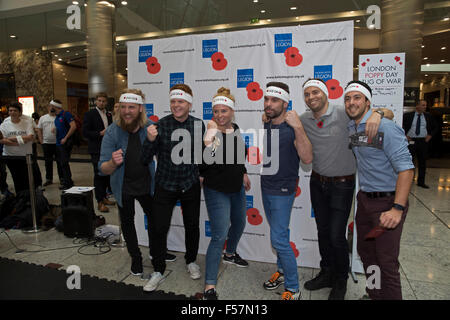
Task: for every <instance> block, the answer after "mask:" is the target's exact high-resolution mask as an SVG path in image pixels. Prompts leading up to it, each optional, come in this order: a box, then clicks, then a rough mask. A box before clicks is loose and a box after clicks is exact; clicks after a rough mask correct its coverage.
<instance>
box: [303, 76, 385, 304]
mask: <svg viewBox="0 0 450 320" xmlns="http://www.w3.org/2000/svg"><path fill="white" fill-rule="evenodd" d="M303 92H304V99H305V103H306V105H307V106H308V107H309V109H310V111H306V112H305V113H303V114H302V115H301V116H300V120H301V122H302V124H303V127H304V128H305V131H306V134H307V136H308V138H309V139H310V141H311V144H312V147H313V164H312V173H311V179H310V194H311V204H312V207H313V209H314V216H315V219H316V224H317V230H318V240H319V252H320V256H321V262H320V268H321V271H320V273H319V275H318V276H317V277H316V278H314V279H312V280H310V281H307V282H306V283H305V289H307V290H318V289H322V288H326V287H331V288H332V290H331V292H330V295H329V297H328V299H329V300H343V299H344V297H345V293H346V291H347V279H348V272H349V256H348V245H347V239H346V237H345V232H346V227H347V221H348V217H349V214H350V210H351V207H352V201H353V193H354V189H355V172H356V161H355V157H354V155H353V153H352V151H351V150H350V149H349V147H348V144H349V138H348V127H347V125H348V123H349V121H350V119H349V118H348V116H347V114H346V113H345V109H344V107H343V106H337V105H330V104H329V101H328V89H327V86H326V84H325V83H324V82H323V81H322V80H320V79H310V80H308V81H306V82H305V84H304V85H303ZM382 116H383V112H380V113H377V112H374V115H373V116H372V117H371V118H370V119H369V121H368V124H369V123H370V124H369V125H368V127H367V130H366V134H368V135H369V137H373V136H375V134H376V132H377V130H378V126H379V124H380V120H381V117H382Z"/></svg>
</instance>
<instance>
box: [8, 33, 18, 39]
mask: <svg viewBox="0 0 450 320" xmlns="http://www.w3.org/2000/svg"><path fill="white" fill-rule="evenodd" d="M9 37H10V38H12V39H16V38H17V36H16V35H15V34H12V35H10V36H9Z"/></svg>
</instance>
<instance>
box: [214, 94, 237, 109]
mask: <svg viewBox="0 0 450 320" xmlns="http://www.w3.org/2000/svg"><path fill="white" fill-rule="evenodd" d="M218 104H223V105H225V106H227V107H230V108H231V109H233V110H234V101H233V100H231V99H230V98H227V97H224V96H217V97H215V98H214V99H213V101H212V106H213V107H214V106H216V105H218Z"/></svg>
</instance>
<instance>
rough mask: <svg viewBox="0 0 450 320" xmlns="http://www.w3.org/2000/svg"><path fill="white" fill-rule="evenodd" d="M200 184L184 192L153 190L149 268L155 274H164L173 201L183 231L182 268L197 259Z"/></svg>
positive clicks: (157, 187)
mask: <svg viewBox="0 0 450 320" xmlns="http://www.w3.org/2000/svg"><path fill="white" fill-rule="evenodd" d="M200 190H201V189H200V183H196V184H194V185H193V186H192V187H191V188H190V189H189V190H186V191H184V192H183V191H168V190H165V189H163V188H161V187H160V186H158V185H156V186H155V194H154V198H153V199H154V200H153V206H152V212H151V215H150V234H151V241H150V242H151V247H150V253H151V255H152V257H153V260H152V264H153V268H154V270H155V272H160V273H161V274H163V273H164V271H165V270H166V261H165V256H166V252H167V233H168V232H169V228H170V221H171V220H172V211H173V208H174V207H175V204H176V202H177V200H180V202H181V210H182V214H183V223H184V230H185V245H186V255H185V256H184V258H185V260H186V264H189V263H191V262H194V261H195V260H196V259H197V253H198V244H199V241H200V228H199V218H200Z"/></svg>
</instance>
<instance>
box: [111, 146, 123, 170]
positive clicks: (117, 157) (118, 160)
mask: <svg viewBox="0 0 450 320" xmlns="http://www.w3.org/2000/svg"><path fill="white" fill-rule="evenodd" d="M111 156H112V157H111V161H112V163H113V164H114V166H116V167H118V166H120V165H121V164H122V163H123V150H122V149H119V150H116V151H114V152H113V153H112V154H111Z"/></svg>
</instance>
